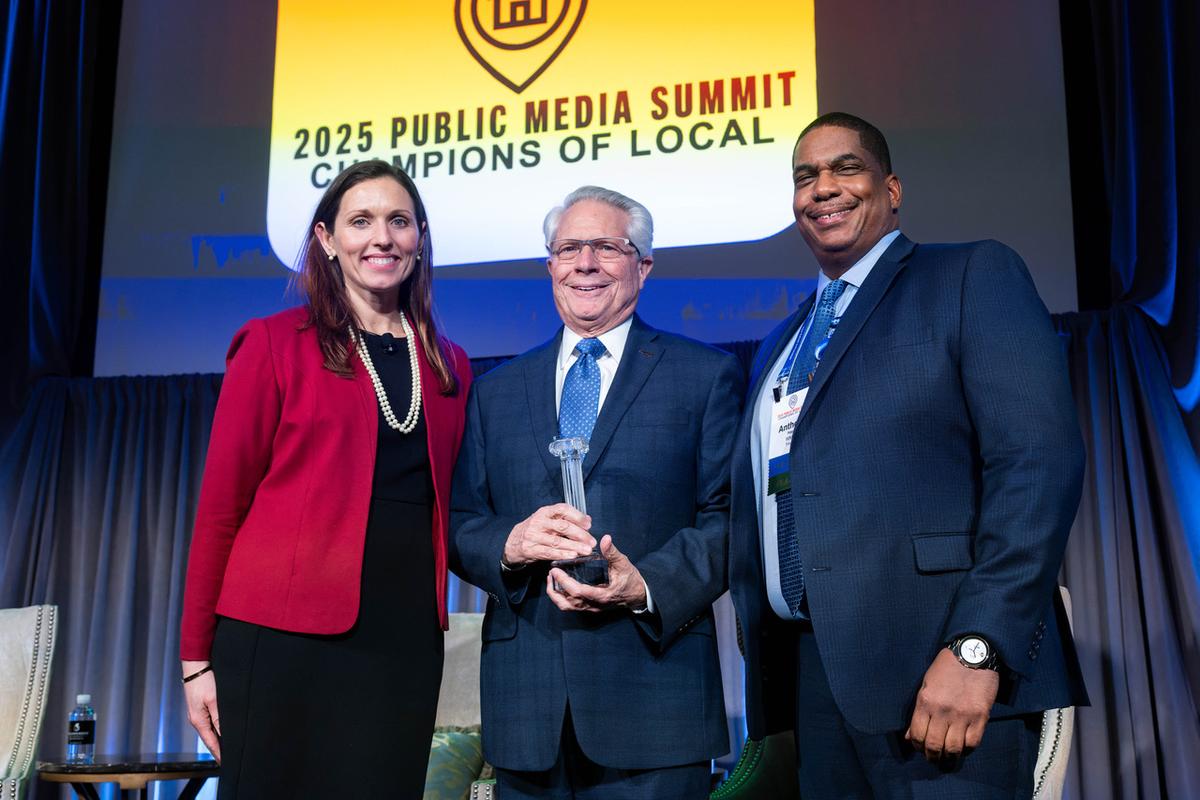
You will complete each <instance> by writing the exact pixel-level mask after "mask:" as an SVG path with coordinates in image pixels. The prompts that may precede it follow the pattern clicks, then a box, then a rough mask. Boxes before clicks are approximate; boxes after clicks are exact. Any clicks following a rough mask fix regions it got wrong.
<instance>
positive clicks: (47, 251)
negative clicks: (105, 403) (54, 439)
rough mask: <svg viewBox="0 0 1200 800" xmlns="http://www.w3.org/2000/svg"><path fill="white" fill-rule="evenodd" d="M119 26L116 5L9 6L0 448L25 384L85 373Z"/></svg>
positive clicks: (0, 213)
mask: <svg viewBox="0 0 1200 800" xmlns="http://www.w3.org/2000/svg"><path fill="white" fill-rule="evenodd" d="M120 15H121V3H120V0H90V1H89V0H10V2H9V3H8V8H7V14H6V16H5V20H4V29H3V37H4V38H3V40H2V42H0V47H2V48H3V50H2V51H0V70H2V72H0V187H3V191H0V242H3V243H4V260H5V264H6V268H5V275H4V290H3V291H0V332H3V334H4V335H3V336H0V359H2V361H0V363H3V364H4V372H3V375H4V378H3V384H2V385H0V437H3V435H4V434H5V432H6V431H7V430H9V429H10V428H11V426H12V424H14V421H15V420H14V418H15V415H16V414H17V413H18V411H19V409H20V407H21V404H22V403H23V401H24V399H25V396H26V391H27V388H28V387H29V385H30V383H31V382H32V381H33V380H36V379H37V378H39V377H41V376H43V375H62V376H69V375H90V374H91V371H92V357H93V345H94V338H95V333H96V314H97V308H98V305H99V303H98V300H99V291H100V290H99V286H100V270H99V265H100V257H101V252H102V251H101V247H102V244H103V242H102V237H103V233H104V201H105V196H106V191H107V182H108V154H109V144H110V142H111V139H112V133H111V131H112V111H113V96H114V88H115V85H116V59H117V46H118V43H119V40H120ZM0 440H2V439H0Z"/></svg>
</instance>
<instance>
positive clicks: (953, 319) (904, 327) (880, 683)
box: [730, 236, 1086, 737]
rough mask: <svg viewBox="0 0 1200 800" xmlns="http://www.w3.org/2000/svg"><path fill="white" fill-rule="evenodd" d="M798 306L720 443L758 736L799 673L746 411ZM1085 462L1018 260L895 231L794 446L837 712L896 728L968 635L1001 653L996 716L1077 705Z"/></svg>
mask: <svg viewBox="0 0 1200 800" xmlns="http://www.w3.org/2000/svg"><path fill="white" fill-rule="evenodd" d="M811 304H812V299H811V298H809V300H808V301H806V302H805V303H804V304H803V305H802V306H801V308H800V309H799V310H797V312H796V313H795V314H793V315H792V316H791V317H790V318H789V319H788V320H787V321H785V322H784V323H783V324H782V325H780V326H779V327H778V328H777V329H776V330H775V331H774V332H773V333H772V334H771V335H770V336H768V337H767V338H766V339H765V340H764V341H763V344H762V346H761V348H760V349H759V352H758V355H757V357H756V361H755V365H754V367H753V370H752V373H751V381H750V383H751V388H750V393H749V398H750V400H749V401H748V402H747V409H746V413H745V414H744V416H743V418H742V422H741V425H740V427H739V429H738V432H737V439H736V446H735V450H734V455H733V466H732V481H733V484H732V504H733V505H732V512H731V524H732V533H731V556H730V587H731V589H732V591H733V596H734V603H735V606H736V608H737V611H738V616H739V618H740V620H741V622H742V625H743V627H744V633H745V647H746V662H747V670H748V679H747V714H748V722H749V727H750V734H751V736H754V737H759V736H762V735H764V734H765V733H769V732H775V731H778V730H783V729H787V728H790V727H791V726H792V724H793V717H792V715H793V712H794V709H795V705H794V692H795V686H794V684H795V678H796V670H795V666H794V652H795V650H794V639H793V637H794V632H795V626H794V625H791V624H789V623H785V622H783V621H781V620H780V619H779V618H778V617H777V616H776V615H775V614H774V613H773V612H772V610H771V608H770V605H769V603H768V600H767V597H766V593H765V588H764V586H765V584H764V577H763V575H764V572H763V564H762V556H761V549H760V535H759V529H758V519H757V509H756V505H755V503H756V496H755V491H754V481H753V473H752V466H751V457H750V436H751V422H752V417H753V414H754V406H755V405H756V399H757V397H758V392H759V389H760V388H761V387H762V385H763V381H765V380H770V379H771V376H770V375H769V374H767V373H769V372H770V371H771V367H772V365H773V364H774V363H775V362H776V359H777V358H778V357H779V355H780V353H781V351H782V349H783V348H784V347H785V346H786V345H787V342H788V341H789V339H790V338H791V336H792V335H793V334H794V333H795V331H796V330H797V329H798V327H799V326H800V323H801V321H802V320H803V319H804V317H805V316H806V315H807V313H808V310H809V309H810V308H811ZM1083 463H1084V458H1083V447H1082V442H1081V439H1080V435H1079V426H1078V422H1077V420H1076V417H1075V410H1074V404H1073V402H1072V399H1071V395H1070V388H1069V386H1068V382H1067V372H1066V360H1065V357H1064V354H1063V352H1062V347H1061V346H1060V344H1059V343H1058V341H1057V339H1056V337H1055V335H1054V332H1053V329H1052V327H1051V324H1050V320H1049V315H1048V314H1047V313H1046V309H1045V307H1044V306H1043V305H1042V303H1041V301H1040V300H1039V299H1038V296H1037V292H1036V290H1035V288H1034V285H1033V281H1032V280H1031V279H1030V277H1029V274H1028V272H1027V271H1026V269H1025V265H1024V264H1023V263H1022V261H1021V259H1020V257H1019V256H1017V254H1016V253H1014V252H1013V251H1012V250H1010V249H1009V248H1007V247H1005V246H1004V245H1002V244H999V243H997V242H990V241H989V242H974V243H969V244H955V245H918V244H914V243H913V242H911V241H910V240H908V239H907V238H905V237H904V236H900V237H899V238H898V239H897V240H896V241H895V242H893V243H892V245H891V246H890V247H889V248H888V249H887V251H886V252H885V253H884V254H883V256H882V257H881V258H880V259H879V261H878V262H877V263H876V265H875V267H874V268H873V269H872V270H871V273H870V274H869V276H868V277H867V279H866V280H865V281H864V283H863V286H862V287H861V288H860V289H859V291H858V293H857V295H856V296H855V297H854V300H853V301H852V302H851V304H850V306H849V308H848V309H847V311H846V314H845V315H844V316H843V318H842V320H841V323H840V324H839V326H838V329H837V333H836V334H835V335H834V336H833V338H832V340H831V341H830V344H829V346H828V348H827V349H826V351H825V353H824V355H823V359H822V361H821V364H820V367H819V368H818V370H817V372H816V376H815V378H814V380H813V384H812V386H811V387H810V388H809V391H808V395H807V397H806V399H805V402H804V405H803V407H802V412H801V416H800V418H799V420H798V421H797V423H796V428H795V431H794V435H793V440H792V450H791V459H790V465H791V476H792V480H791V489H790V491H791V492H792V497H793V501H794V508H795V513H796V519H797V525H798V537H799V545H800V553H801V558H802V562H803V565H804V578H805V585H806V590H807V598H808V606H809V611H810V614H811V618H812V622H813V628H814V630H815V633H816V637H817V645H818V649H819V651H820V653H821V658H822V661H823V663H824V665H825V669H826V672H827V673H828V676H829V682H830V686H831V688H832V690H833V696H834V699H835V700H836V702H837V704H838V707H839V709H840V710H841V711H842V713H843V715H844V716H845V717H846V719H847V720H848V721H849V722H850V724H851V725H853V726H854V727H855V728H857V729H859V730H861V731H863V732H867V733H882V732H885V731H901V730H904V729H905V728H906V727H907V726H908V722H909V717H910V716H911V713H912V708H913V704H914V702H915V698H916V693H917V690H918V689H919V688H920V685H921V679H922V677H923V675H924V673H925V671H926V670H927V669H928V668H929V666H930V664H931V663H932V662H933V660H934V657H935V656H936V655H937V652H938V650H939V649H940V648H942V647H944V646H945V644H946V643H947V642H948V641H950V640H951V639H953V638H954V637H956V636H957V635H960V634H963V633H980V634H983V635H984V636H985V637H986V638H987V639H988V640H990V641H991V642H992V643H993V645H994V646H995V647H996V648H997V650H998V651H999V655H1000V657H1001V659H1002V661H1003V663H1004V665H1005V667H1006V670H1005V673H1004V674H1005V675H1006V679H1005V680H1003V681H1002V684H1001V692H1000V696H999V697H998V698H997V700H998V705H997V707H996V708H994V709H993V715H994V716H1004V715H1008V714H1013V713H1025V712H1032V711H1038V710H1042V709H1046V708H1053V707H1058V706H1066V705H1071V704H1072V703H1075V704H1078V703H1082V702H1086V695H1085V693H1084V690H1083V684H1082V681H1081V679H1080V676H1079V667H1078V663H1077V661H1076V659H1075V654H1074V647H1073V644H1072V642H1071V640H1070V635H1069V632H1068V631H1067V630H1066V628H1065V622H1064V620H1063V618H1062V609H1061V602H1060V601H1059V597H1058V593H1057V590H1056V576H1057V573H1058V570H1059V566H1060V564H1061V561H1062V555H1063V550H1064V548H1065V546H1066V540H1067V534H1068V532H1069V530H1070V526H1071V522H1072V520H1073V519H1074V517H1075V511H1076V508H1077V506H1078V503H1079V496H1080V489H1081V484H1082V477H1083ZM801 713H803V712H802V711H801Z"/></svg>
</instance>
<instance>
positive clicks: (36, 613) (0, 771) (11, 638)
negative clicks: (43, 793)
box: [0, 606, 58, 800]
mask: <svg viewBox="0 0 1200 800" xmlns="http://www.w3.org/2000/svg"><path fill="white" fill-rule="evenodd" d="M57 620H58V607H57V606H30V607H29V608H6V609H0V800H19V799H20V798H22V797H24V796H25V793H26V789H27V787H28V785H29V782H30V775H31V773H32V771H33V757H34V753H35V751H36V750H37V743H38V734H39V733H40V732H41V727H42V716H43V715H44V714H45V711H46V695H47V689H48V687H49V685H50V667H51V664H52V663H53V661H54V638H55V634H56V631H57Z"/></svg>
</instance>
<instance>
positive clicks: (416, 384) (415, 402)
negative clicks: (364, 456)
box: [350, 311, 421, 433]
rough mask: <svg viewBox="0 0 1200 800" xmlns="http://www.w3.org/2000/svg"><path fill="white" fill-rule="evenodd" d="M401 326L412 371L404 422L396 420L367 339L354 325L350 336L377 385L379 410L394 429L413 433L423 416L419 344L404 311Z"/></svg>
mask: <svg viewBox="0 0 1200 800" xmlns="http://www.w3.org/2000/svg"><path fill="white" fill-rule="evenodd" d="M400 327H401V328H403V329H404V338H405V339H407V340H408V365H409V369H410V371H411V372H412V404H411V405H410V406H409V407H408V415H407V416H406V417H405V418H404V422H397V421H396V415H395V414H394V413H392V404H391V403H389V402H388V399H387V392H386V391H384V388H383V381H381V380H379V373H378V372H376V371H375V363H374V362H373V361H371V354H370V353H369V352H367V341H366V339H365V338H363V336H362V335H360V334H359V332H358V331H357V330H356V329H355V328H354V326H353V325H351V326H350V338H351V339H353V340H354V343H355V345H356V346H357V348H358V357H359V358H361V359H362V362H363V366H364V367H366V368H367V374H368V375H370V376H371V384H372V385H373V386H374V387H375V398H376V399H377V400H379V410H380V411H382V412H383V419H384V421H385V422H387V424H388V427H389V428H391V429H392V430H394V431H399V432H400V433H412V432H413V429H414V428H416V427H417V419H418V417H420V416H421V365H420V363H419V362H418V361H417V344H416V342H415V341H414V340H415V339H416V338H417V337H415V336H413V331H412V328H410V327H409V325H408V320H407V319H406V318H405V316H404V312H403V311H401V312H400Z"/></svg>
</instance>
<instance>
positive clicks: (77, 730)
mask: <svg viewBox="0 0 1200 800" xmlns="http://www.w3.org/2000/svg"><path fill="white" fill-rule="evenodd" d="M75 702H76V704H77V705H76V706H75V708H73V709H72V710H71V713H70V714H69V715H68V716H67V761H69V762H71V763H73V764H91V763H92V760H93V759H94V758H95V757H96V710H95V709H94V708H92V696H91V695H90V694H77V695H75Z"/></svg>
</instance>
